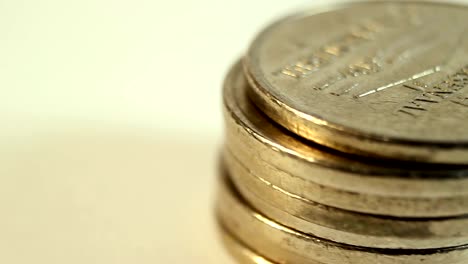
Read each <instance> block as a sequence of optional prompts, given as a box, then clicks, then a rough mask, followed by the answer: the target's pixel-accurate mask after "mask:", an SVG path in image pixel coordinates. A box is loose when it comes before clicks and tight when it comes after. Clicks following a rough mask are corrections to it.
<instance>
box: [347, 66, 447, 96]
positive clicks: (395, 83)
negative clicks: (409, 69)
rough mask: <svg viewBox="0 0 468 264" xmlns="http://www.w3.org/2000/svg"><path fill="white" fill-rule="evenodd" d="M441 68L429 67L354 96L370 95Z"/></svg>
mask: <svg viewBox="0 0 468 264" xmlns="http://www.w3.org/2000/svg"><path fill="white" fill-rule="evenodd" d="M440 70H441V67H440V66H436V67H434V68H432V69H429V70H425V71H423V72H420V73H418V74H415V75H413V76H411V77H410V78H406V79H402V80H399V81H396V82H393V83H390V84H387V85H385V86H381V87H379V88H377V89H373V90H370V91H368V92H365V93H363V94H360V95H357V96H355V97H356V98H361V97H365V96H368V95H371V94H374V93H377V92H380V91H383V90H386V89H388V88H392V87H395V86H398V85H400V84H404V83H405V82H409V81H414V80H417V79H419V78H422V77H425V76H428V75H431V74H434V73H436V72H439V71H440Z"/></svg>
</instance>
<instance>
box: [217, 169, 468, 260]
mask: <svg viewBox="0 0 468 264" xmlns="http://www.w3.org/2000/svg"><path fill="white" fill-rule="evenodd" d="M225 180H226V181H225V182H224V183H225V184H222V185H221V191H220V193H219V197H218V199H219V200H218V205H217V213H218V217H219V221H220V223H221V225H222V226H223V227H224V228H225V229H226V230H227V231H228V232H230V233H231V234H233V235H235V236H236V237H237V238H238V239H239V240H240V241H242V242H243V243H245V245H247V246H248V247H249V248H253V249H255V250H256V252H258V253H259V254H261V255H265V256H268V257H269V258H270V259H272V260H275V261H276V262H278V263H301V264H309V263H310V264H317V262H319V263H320V262H321V263H327V264H335V263H359V264H375V263H379V264H400V263H405V264H421V263H425V264H440V263H447V264H449V263H450V264H465V263H467V261H468V247H467V246H459V247H452V248H441V249H424V250H422V249H419V250H411V249H375V248H367V247H358V246H352V245H347V244H341V243H336V242H332V241H329V240H327V239H323V238H319V237H315V236H311V235H307V234H304V233H302V232H299V231H296V230H294V229H292V228H289V227H286V226H284V225H281V224H279V223H277V222H275V221H273V220H272V219H270V218H268V217H266V216H264V215H263V214H261V213H259V212H258V211H256V210H255V209H253V208H252V207H251V206H250V205H249V204H248V202H246V201H245V200H243V198H241V196H239V194H238V193H237V192H236V190H235V189H234V187H233V185H232V184H230V183H229V182H228V178H225Z"/></svg>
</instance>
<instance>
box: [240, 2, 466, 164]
mask: <svg viewBox="0 0 468 264" xmlns="http://www.w3.org/2000/svg"><path fill="white" fill-rule="evenodd" d="M244 68H245V72H246V75H247V78H248V79H249V82H250V84H251V86H252V89H251V91H250V96H251V97H252V99H253V101H254V102H255V104H256V105H257V106H258V107H259V108H261V109H262V110H263V111H264V112H265V113H266V114H267V115H268V116H269V117H270V118H272V119H273V120H274V121H275V122H277V123H279V124H280V125H282V126H284V127H286V128H287V129H289V130H291V131H292V132H294V133H296V134H298V135H300V136H302V137H305V138H307V139H310V140H313V141H315V142H318V143H320V144H323V145H326V146H329V147H332V148H336V149H339V150H341V151H345V152H349V153H354V154H359V155H365V156H379V157H385V158H394V159H401V160H409V161H417V162H429V163H443V164H459V165H467V164H468V8H466V7H463V6H458V5H451V4H435V3H412V2H376V3H358V4H349V5H341V6H337V7H335V8H332V9H328V10H325V11H323V10H322V11H320V12H315V13H304V14H299V15H296V16H292V17H288V18H286V19H284V20H281V21H279V22H277V23H275V24H273V25H272V26H270V27H269V28H267V29H266V30H264V31H263V32H262V33H261V34H260V35H259V36H258V37H257V39H256V40H255V41H254V42H253V44H252V46H251V47H250V50H249V52H248V54H247V56H246V57H245V59H244Z"/></svg>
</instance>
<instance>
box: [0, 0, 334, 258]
mask: <svg viewBox="0 0 468 264" xmlns="http://www.w3.org/2000/svg"><path fill="white" fill-rule="evenodd" d="M328 2H330V1H300V0H289V1H264V0H262V1H246V0H242V1H241V0H239V1H229V2H226V1H214V0H211V1H210V0H201V1H188V0H186V1H154V0H148V1H144V0H132V1H123V0H118V1H110V0H82V1H59V0H43V1H32V0H31V1H28V0H15V1H6V0H0V124H1V126H0V127H1V129H0V216H1V217H0V263H9V264H19V263H25V264H26V263H39V264H41V263H48V264H53V263H57V264H58V263H228V262H229V258H228V257H227V256H226V254H225V253H224V251H223V249H222V247H221V246H220V245H219V241H218V240H217V239H216V229H215V224H214V221H213V210H212V209H213V204H214V201H215V195H214V191H215V183H216V175H215V167H216V165H215V164H216V157H217V154H218V151H219V149H220V148H221V145H222V133H223V131H222V127H223V125H222V116H221V100H220V99H221V84H222V80H223V78H224V75H225V73H226V72H227V70H228V68H229V67H230V65H231V64H233V63H234V62H235V61H236V59H237V58H238V57H240V56H241V55H242V54H243V52H244V51H245V49H246V48H247V47H248V44H249V42H250V41H251V40H252V38H253V37H254V36H255V34H256V33H257V32H258V31H259V30H260V29H261V28H262V27H264V26H265V25H267V24H268V23H270V22H272V21H273V20H274V19H276V18H277V17H278V16H281V15H285V14H288V13H290V12H292V11H294V10H296V9H300V8H302V7H304V6H311V5H315V4H323V3H328Z"/></svg>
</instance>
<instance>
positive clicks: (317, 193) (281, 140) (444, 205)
mask: <svg viewBox="0 0 468 264" xmlns="http://www.w3.org/2000/svg"><path fill="white" fill-rule="evenodd" d="M247 89H248V84H247V82H246V80H245V78H244V77H243V75H242V70H241V66H240V65H239V64H237V65H236V66H234V68H233V69H232V70H231V72H230V73H229V75H228V77H227V79H226V83H225V88H224V101H225V121H226V126H227V129H226V134H227V148H229V149H230V151H232V152H233V153H235V154H236V157H238V159H239V160H241V162H242V163H243V164H244V165H245V166H246V167H249V169H250V170H251V171H253V172H254V173H255V174H256V175H257V176H258V177H261V178H263V179H264V180H266V181H268V182H270V183H272V184H273V185H276V186H278V187H280V188H283V189H284V190H287V191H289V192H291V193H293V194H296V195H298V196H301V197H303V198H305V199H308V200H311V201H315V202H319V203H322V204H326V205H330V206H333V207H338V208H344V209H348V210H355V211H360V212H366V213H372V214H383V215H393V216H399V217H442V216H454V215H464V214H466V213H468V202H467V201H468V199H467V194H468V178H467V171H466V170H461V169H460V170H452V169H448V168H443V169H441V168H439V167H437V168H436V167H431V166H422V167H410V166H409V165H407V164H400V163H391V162H385V163H377V162H374V163H373V162H372V160H366V161H362V160H358V159H355V160H353V159H350V158H349V157H346V156H344V155H339V154H337V153H335V152H333V151H331V150H328V149H324V148H322V147H320V146H316V145H314V144H312V143H310V142H304V141H301V140H300V139H299V138H297V137H294V136H292V135H291V134H290V133H286V131H283V130H281V129H279V128H278V127H276V126H275V125H273V124H272V123H271V121H270V120H268V119H266V118H265V117H264V116H263V115H262V114H261V113H260V112H259V111H258V110H256V109H255V108H254V107H253V106H252V105H251V104H250V102H249V101H248V100H247V97H246V90H247Z"/></svg>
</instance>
